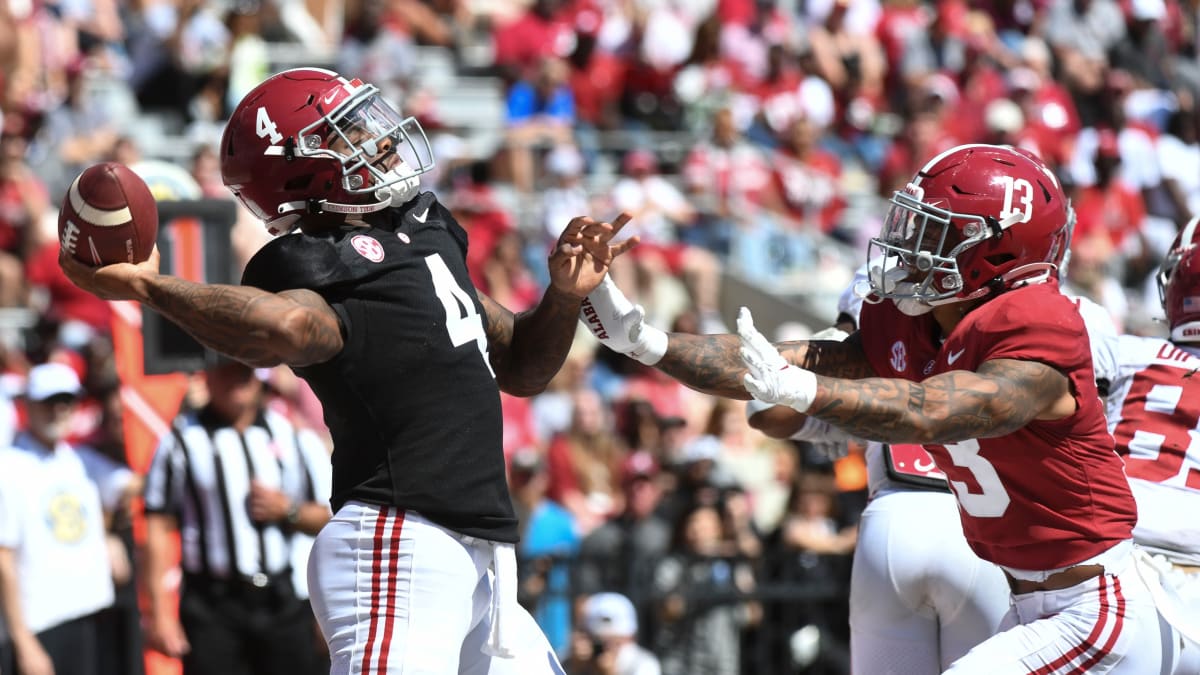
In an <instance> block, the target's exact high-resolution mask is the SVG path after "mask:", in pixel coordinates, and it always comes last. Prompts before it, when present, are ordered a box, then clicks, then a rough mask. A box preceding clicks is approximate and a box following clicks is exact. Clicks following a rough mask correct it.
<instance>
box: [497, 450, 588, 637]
mask: <svg viewBox="0 0 1200 675" xmlns="http://www.w3.org/2000/svg"><path fill="white" fill-rule="evenodd" d="M548 482H549V476H548V475H547V473H546V466H545V464H544V463H543V462H542V458H541V457H540V456H539V455H538V454H537V452H536V451H530V450H523V451H520V452H517V453H516V454H514V455H513V458H512V462H511V468H510V469H509V485H510V488H511V490H512V496H513V506H514V507H515V508H516V512H517V519H518V520H519V521H520V524H521V544H520V546H519V547H518V550H517V555H519V556H520V559H521V572H522V574H521V581H520V595H521V601H522V603H523V604H525V606H526V607H529V608H530V613H531V614H532V615H533V618H534V619H536V620H537V623H538V625H539V626H541V628H542V631H543V632H544V633H545V634H546V639H547V640H548V641H549V642H550V646H551V647H553V648H554V651H555V652H557V653H558V654H560V655H564V656H565V655H566V653H567V647H568V644H569V640H570V634H571V607H572V604H571V597H570V594H569V591H570V588H569V586H570V574H569V571H570V565H571V562H572V559H573V558H574V557H575V555H576V554H577V553H578V552H579V542H580V533H579V528H578V526H577V524H576V522H575V517H574V516H572V515H571V512H570V511H568V510H566V509H564V508H563V507H562V506H560V505H559V504H558V503H556V502H554V501H553V500H550V499H547V498H546V486H547V484H548Z"/></svg>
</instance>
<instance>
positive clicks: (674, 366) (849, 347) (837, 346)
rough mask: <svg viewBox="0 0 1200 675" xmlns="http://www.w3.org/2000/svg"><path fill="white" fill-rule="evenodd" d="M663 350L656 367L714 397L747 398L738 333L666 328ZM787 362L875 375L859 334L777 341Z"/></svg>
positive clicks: (849, 374)
mask: <svg viewBox="0 0 1200 675" xmlns="http://www.w3.org/2000/svg"><path fill="white" fill-rule="evenodd" d="M668 340H669V341H668V343H667V352H666V354H664V355H663V357H662V360H660V361H659V362H658V363H657V364H655V367H656V368H658V369H659V370H661V371H663V372H664V373H666V374H668V375H670V376H671V377H673V378H675V379H677V380H679V381H680V382H682V383H684V384H686V385H687V386H689V387H691V388H693V389H697V390H699V391H703V392H705V393H708V394H713V395H716V396H724V397H726V398H740V399H749V398H750V393H749V392H747V391H746V387H745V386H744V385H743V383H742V378H743V377H745V375H746V372H747V370H746V364H745V363H744V362H743V361H742V357H741V354H740V347H741V343H740V341H739V339H738V336H737V335H689V334H686V333H670V334H669V335H668ZM776 348H777V349H778V350H779V353H780V354H781V355H782V356H783V358H785V359H786V360H787V361H788V363H791V364H793V365H797V366H800V367H802V368H805V369H807V370H811V371H813V372H815V373H822V374H825V375H830V376H836V377H842V378H846V379H858V378H862V377H870V376H872V375H874V374H875V371H874V370H872V369H871V366H870V364H869V363H868V362H867V358H866V356H865V355H864V354H863V351H862V346H861V345H860V343H859V342H858V340H857V334H856V335H852V336H851V337H850V338H849V339H848V340H846V341H834V340H816V341H800V342H781V343H779V344H777V345H776Z"/></svg>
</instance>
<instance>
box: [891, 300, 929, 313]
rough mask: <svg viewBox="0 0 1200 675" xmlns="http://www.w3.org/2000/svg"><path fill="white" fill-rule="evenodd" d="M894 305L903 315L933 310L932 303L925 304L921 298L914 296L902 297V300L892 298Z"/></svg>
mask: <svg viewBox="0 0 1200 675" xmlns="http://www.w3.org/2000/svg"><path fill="white" fill-rule="evenodd" d="M892 302H893V303H894V304H895V305H896V309H898V310H900V312H901V313H902V314H904V315H905V316H921V315H922V314H928V313H930V312H932V311H933V305H930V304H927V303H925V302H924V301H922V300H916V299H914V298H904V299H903V300H892Z"/></svg>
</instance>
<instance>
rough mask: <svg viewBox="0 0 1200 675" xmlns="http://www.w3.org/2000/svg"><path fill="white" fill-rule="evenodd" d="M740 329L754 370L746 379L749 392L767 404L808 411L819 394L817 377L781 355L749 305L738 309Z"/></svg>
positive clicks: (744, 357)
mask: <svg viewBox="0 0 1200 675" xmlns="http://www.w3.org/2000/svg"><path fill="white" fill-rule="evenodd" d="M737 328H738V337H739V338H741V340H742V349H741V353H742V361H744V362H745V363H746V368H748V369H749V370H750V372H748V373H746V375H745V376H744V377H743V378H742V383H743V384H744V385H745V387H746V391H748V392H750V395H751V396H753V397H754V398H755V399H757V400H759V401H762V402H763V403H771V404H773V405H786V406H788V407H791V408H794V409H796V410H797V411H799V412H808V408H809V406H811V405H812V402H813V398H814V397H815V396H816V395H817V376H816V375H814V374H813V373H812V372H811V371H809V370H805V369H804V368H800V367H798V366H793V365H792V364H790V363H788V362H787V360H786V359H784V358H783V357H782V356H780V355H779V351H778V350H776V349H775V345H773V344H771V343H770V342H769V341H768V340H767V338H765V337H763V334H762V333H760V332H758V329H756V328H755V327H754V317H752V316H750V310H748V309H746V308H745V307H743V308H741V309H740V310H738V318H737Z"/></svg>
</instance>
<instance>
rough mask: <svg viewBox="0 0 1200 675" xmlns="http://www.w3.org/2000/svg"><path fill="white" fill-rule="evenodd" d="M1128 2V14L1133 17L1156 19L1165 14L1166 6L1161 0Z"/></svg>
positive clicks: (1134, 0) (1148, 19) (1144, 19)
mask: <svg viewBox="0 0 1200 675" xmlns="http://www.w3.org/2000/svg"><path fill="white" fill-rule="evenodd" d="M1129 4H1130V7H1129V11H1130V14H1132V15H1133V18H1135V19H1139V20H1143V21H1158V20H1160V19H1162V18H1163V17H1165V16H1166V15H1167V6H1166V5H1165V4H1163V0H1133V2H1131V3H1129Z"/></svg>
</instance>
